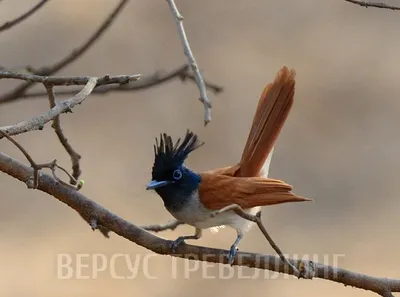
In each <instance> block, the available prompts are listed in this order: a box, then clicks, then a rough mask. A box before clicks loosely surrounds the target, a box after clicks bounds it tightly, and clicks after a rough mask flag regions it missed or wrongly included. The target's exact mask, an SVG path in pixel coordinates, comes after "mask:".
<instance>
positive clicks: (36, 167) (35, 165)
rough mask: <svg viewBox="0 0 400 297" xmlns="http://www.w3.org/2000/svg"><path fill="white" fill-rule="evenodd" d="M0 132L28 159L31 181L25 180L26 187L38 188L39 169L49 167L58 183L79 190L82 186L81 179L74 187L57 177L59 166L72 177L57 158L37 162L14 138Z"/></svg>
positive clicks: (1, 131) (0, 132) (0, 131)
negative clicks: (31, 171)
mask: <svg viewBox="0 0 400 297" xmlns="http://www.w3.org/2000/svg"><path fill="white" fill-rule="evenodd" d="M0 134H1V135H3V136H4V137H5V138H7V139H8V140H9V141H10V142H11V143H12V144H14V145H15V146H16V147H17V148H18V149H19V150H20V151H21V153H22V154H23V155H24V156H25V158H26V159H27V160H28V162H29V164H30V165H31V167H32V169H33V183H31V182H28V181H26V184H27V186H28V188H31V189H37V188H38V186H39V170H41V169H43V168H49V169H50V170H51V172H52V174H53V177H54V179H55V180H57V181H58V182H59V183H61V184H63V185H64V186H67V187H71V188H73V189H75V190H80V189H81V188H82V186H83V181H81V182H79V184H78V185H77V186H76V187H74V186H71V185H70V184H68V183H66V182H64V181H63V180H61V179H60V178H58V177H57V175H56V169H57V168H59V169H60V170H62V171H64V172H65V173H66V174H67V175H68V176H69V177H70V178H71V179H73V177H72V176H71V175H70V174H69V173H68V172H67V171H66V170H65V169H64V168H63V167H61V166H59V165H58V164H57V160H53V161H52V162H49V163H43V164H38V163H36V162H35V161H34V160H33V159H32V157H31V156H30V155H29V153H28V152H27V151H26V149H25V148H24V147H23V146H22V145H21V144H19V143H18V142H17V141H16V140H15V139H13V138H12V137H11V136H10V135H8V134H7V133H6V132H4V131H3V130H0ZM76 183H77V181H76V180H75V184H76Z"/></svg>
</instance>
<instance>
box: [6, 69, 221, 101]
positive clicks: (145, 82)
mask: <svg viewBox="0 0 400 297" xmlns="http://www.w3.org/2000/svg"><path fill="white" fill-rule="evenodd" d="M189 68H190V67H189V65H186V64H185V65H182V66H179V67H178V68H176V69H173V70H170V71H168V72H165V71H157V72H156V73H154V74H152V75H147V76H141V77H140V80H138V81H132V82H131V83H127V84H123V85H122V84H121V85H101V86H96V88H95V89H94V90H93V92H92V94H99V95H103V94H107V93H109V92H134V91H140V90H145V89H149V88H152V87H154V86H157V85H161V84H163V83H167V82H169V81H171V80H173V79H176V78H179V79H180V80H181V81H183V82H185V81H187V80H189V81H195V78H194V76H193V74H192V73H190V69H189ZM204 83H205V84H206V87H207V89H209V90H210V91H212V92H213V93H214V94H219V93H220V92H223V87H221V86H219V85H216V84H214V83H212V82H208V81H204ZM77 92H79V90H77V89H76V88H68V89H66V90H58V91H56V95H57V96H65V95H74V94H76V93H77ZM44 96H47V93H46V92H43V91H36V92H30V93H28V94H24V95H22V96H20V97H18V98H16V99H15V100H13V101H11V102H14V101H18V100H21V99H37V98H42V97H44ZM9 102H10V101H8V102H0V104H2V103H3V104H4V103H9Z"/></svg>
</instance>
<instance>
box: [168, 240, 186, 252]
mask: <svg viewBox="0 0 400 297" xmlns="http://www.w3.org/2000/svg"><path fill="white" fill-rule="evenodd" d="M181 244H185V237H184V236H180V237H178V238H177V239H175V240H174V241H173V242H172V243H171V245H170V248H171V251H172V252H173V253H175V251H176V249H177V248H178V246H179V245H181Z"/></svg>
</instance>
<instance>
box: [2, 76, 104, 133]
mask: <svg viewBox="0 0 400 297" xmlns="http://www.w3.org/2000/svg"><path fill="white" fill-rule="evenodd" d="M96 84H97V78H96V77H91V78H90V79H89V81H88V82H87V84H86V85H85V86H84V87H83V88H82V90H81V91H80V92H79V93H78V94H76V95H75V96H73V97H72V98H70V99H66V100H63V101H61V102H58V103H57V104H56V106H54V107H53V108H52V109H50V110H49V111H47V112H46V113H44V114H42V115H40V116H35V117H33V118H31V119H30V120H27V121H22V122H19V123H17V124H15V125H11V126H3V127H0V129H1V130H3V131H5V132H6V133H7V134H8V135H17V134H21V133H25V132H28V131H33V130H41V129H43V128H44V125H45V124H46V123H48V122H50V121H52V120H53V119H54V118H55V117H56V116H58V115H60V114H62V113H65V112H69V111H71V109H72V108H74V107H75V106H76V105H78V104H81V103H82V102H83V101H84V100H85V99H86V97H87V96H89V95H90V93H91V92H92V91H93V89H94V87H95V86H96ZM1 138H2V137H0V139H1Z"/></svg>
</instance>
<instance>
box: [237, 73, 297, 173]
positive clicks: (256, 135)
mask: <svg viewBox="0 0 400 297" xmlns="http://www.w3.org/2000/svg"><path fill="white" fill-rule="evenodd" d="M294 89H295V71H294V70H289V69H288V68H287V67H282V69H281V70H280V71H279V72H278V74H277V75H276V77H275V80H274V82H273V83H270V84H268V85H267V86H266V87H265V88H264V91H263V93H262V94H261V97H260V100H259V102H258V106H257V109H256V112H255V115H254V118H253V123H252V126H251V129H250V133H249V136H248V138H247V142H246V145H245V148H244V150H243V154H242V158H241V161H240V163H239V169H238V170H237V171H236V174H235V175H236V176H242V177H251V176H258V175H259V174H260V171H261V169H262V168H263V166H264V163H265V161H266V159H267V158H268V155H269V154H270V153H271V151H272V149H273V147H274V144H275V141H276V139H277V138H278V135H279V133H280V131H281V129H282V127H283V124H284V123H285V121H286V118H287V116H288V114H289V112H290V109H291V107H292V105H293V97H294Z"/></svg>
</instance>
